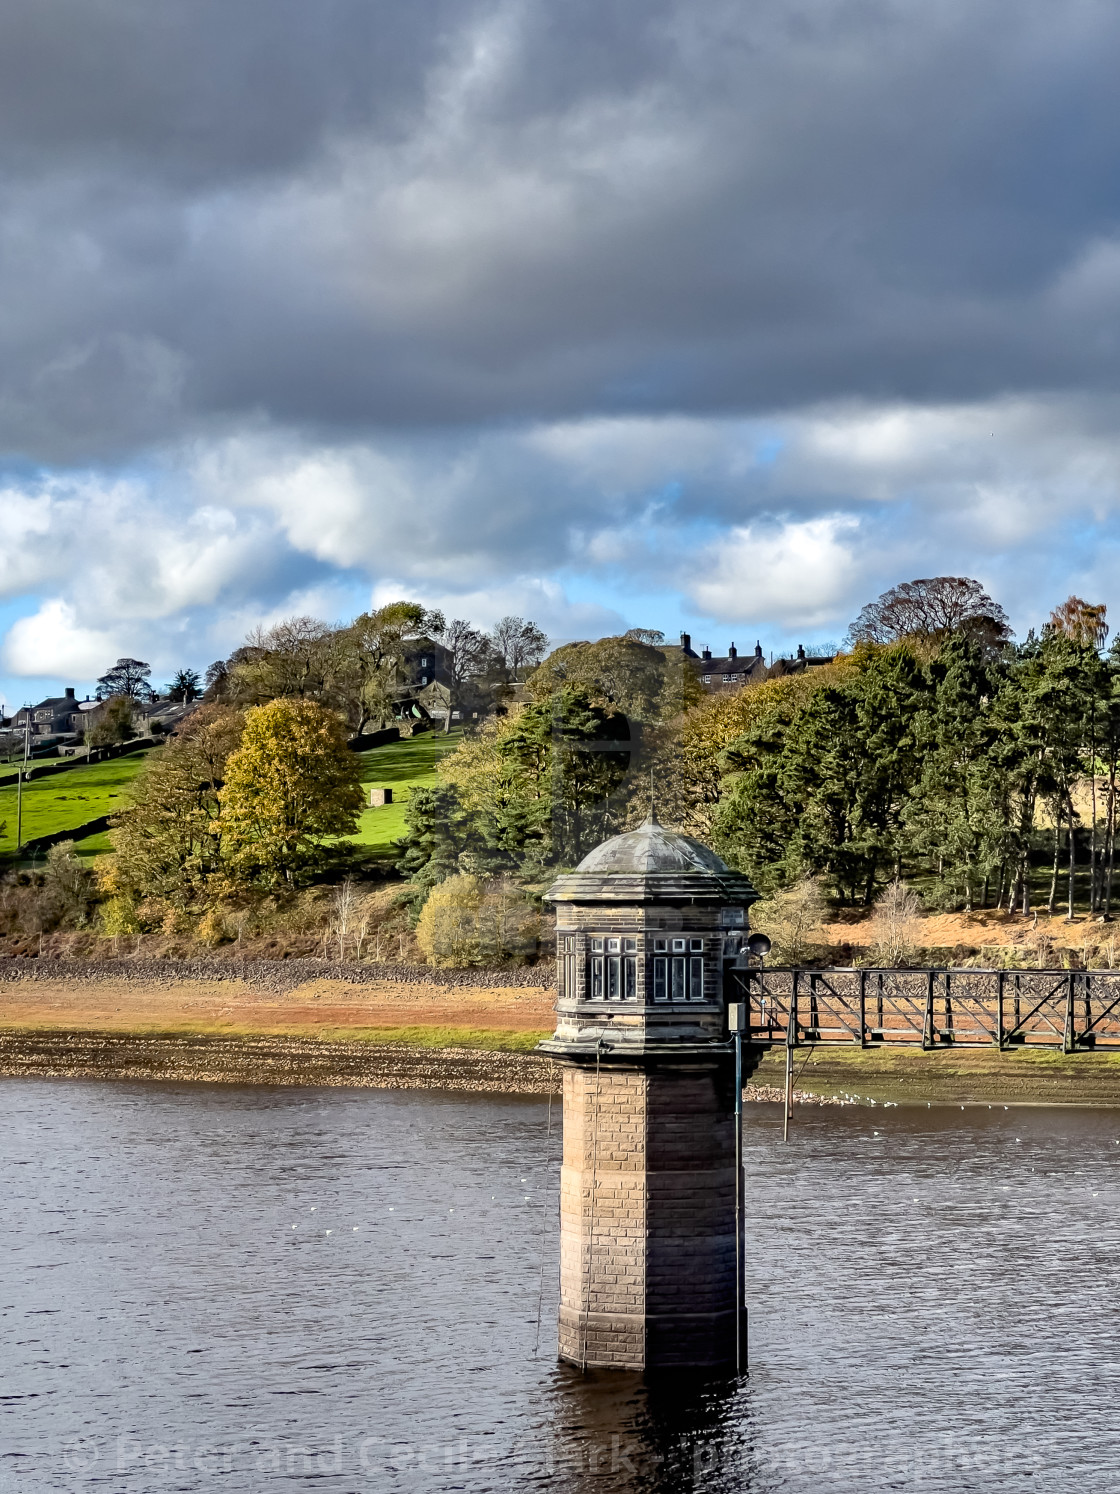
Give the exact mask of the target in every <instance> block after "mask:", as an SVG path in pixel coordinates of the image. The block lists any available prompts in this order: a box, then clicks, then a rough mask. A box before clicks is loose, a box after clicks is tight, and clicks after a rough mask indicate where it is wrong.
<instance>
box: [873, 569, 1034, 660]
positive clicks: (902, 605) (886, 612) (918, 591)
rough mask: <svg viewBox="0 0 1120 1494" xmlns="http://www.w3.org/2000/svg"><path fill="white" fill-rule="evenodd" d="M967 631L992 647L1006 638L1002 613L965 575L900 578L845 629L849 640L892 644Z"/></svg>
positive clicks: (1005, 624) (1009, 629)
mask: <svg viewBox="0 0 1120 1494" xmlns="http://www.w3.org/2000/svg"><path fill="white" fill-rule="evenodd" d="M961 632H964V633H970V634H972V635H973V636H974V637H975V638H976V639H977V640H978V641H979V642H981V643H984V644H987V645H989V646H990V647H997V646H998V645H999V644H1001V643H1006V642H1007V640H1008V639H1009V638H1010V637H1011V628H1010V626H1009V625H1008V621H1007V613H1006V612H1004V610H1003V608H1002V607H1001V606H1000V605H999V603H998V602H995V601H993V600H992V598H991V597H990V596H989V595H988V593H987V592H986V591H985V590H984V588H983V587H982V586H981V585H980V583H979V581H972V580H970V579H969V577H967V576H932V577H930V578H929V579H927V580H924V581H922V580H919V581H903V582H901V583H900V584H899V585H898V586H892V587H891V589H890V591H885V592H883V594H882V596H881V597H879V598H877V600H876V601H874V602H868V604H867V606H866V607H864V608H863V610H862V611H861V612H860V614H859V616H858V617H857V618H856V620H855V622H854V623H852V625H851V627H850V628H849V629H848V639H849V641H850V642H851V643H864V642H867V643H897V642H898V641H899V639H902V638H921V639H928V640H937V639H941V638H945V637H947V636H948V635H949V634H950V633H961Z"/></svg>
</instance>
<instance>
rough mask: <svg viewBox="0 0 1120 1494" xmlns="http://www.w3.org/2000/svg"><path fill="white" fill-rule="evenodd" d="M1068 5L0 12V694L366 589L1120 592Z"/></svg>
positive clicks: (839, 615) (1105, 212)
mask: <svg viewBox="0 0 1120 1494" xmlns="http://www.w3.org/2000/svg"><path fill="white" fill-rule="evenodd" d="M1118 75H1120V8H1117V7H1116V5H1115V4H1113V3H1110V0H1065V3H1064V4H1062V5H1061V6H1056V5H1054V4H1053V0H1045V3H1044V0H1018V3H1016V4H1015V5H1008V4H1007V3H1006V0H999V3H994V0H938V3H937V4H936V5H929V4H921V5H920V4H917V3H916V0H752V3H750V4H744V3H743V0H565V3H564V4H562V5H558V4H556V3H551V4H546V3H543V0H477V3H475V0H457V3H454V4H451V3H448V0H408V3H402V0H395V3H389V0H315V3H314V4H309V3H307V0H160V3H158V4H152V3H151V0H35V3H34V4H31V5H22V6H18V5H10V6H7V7H4V9H3V13H2V15H0V189H2V192H3V211H2V212H0V273H2V276H3V296H2V299H0V515H2V519H3V531H2V549H0V634H2V640H3V641H2V644H0V695H2V696H3V698H4V699H5V700H6V701H7V702H8V704H9V705H12V704H19V703H20V702H21V701H22V700H24V699H26V698H28V697H32V696H35V695H36V694H37V693H39V692H41V691H44V690H46V689H48V688H50V687H51V686H52V685H62V684H75V685H77V686H79V687H80V688H81V689H83V690H84V688H86V687H88V686H89V685H90V683H91V682H92V681H93V679H94V678H95V676H96V675H97V674H99V673H101V672H102V670H103V669H104V668H105V667H106V665H107V664H109V663H110V662H112V660H113V659H114V658H116V656H117V655H118V654H120V653H129V654H133V655H138V656H139V657H141V658H144V659H149V660H151V661H152V662H153V664H154V665H155V668H156V675H157V681H158V680H162V679H164V678H166V677H167V676H168V674H169V672H170V671H172V670H173V669H174V668H175V667H176V666H178V665H180V664H190V665H194V666H196V667H204V666H205V665H206V664H207V663H208V662H209V661H210V660H211V659H213V658H215V657H217V656H219V655H222V654H224V653H226V652H228V650H229V649H230V648H231V647H233V646H234V645H235V644H236V643H237V642H239V641H240V639H241V638H242V636H243V635H244V633H245V631H246V630H247V629H248V628H249V627H251V626H253V625H254V624H255V623H257V622H258V621H261V620H262V619H263V620H269V619H272V618H275V617H278V616H283V615H286V614H288V613H291V612H293V611H298V612H311V613H315V614H317V615H320V616H323V617H326V618H328V619H342V618H346V617H349V616H351V615H353V614H354V613H355V612H356V611H358V610H361V609H362V608H363V607H365V606H367V605H368V604H369V603H370V601H371V599H372V600H374V601H382V600H391V599H394V598H397V597H400V596H409V597H416V598H419V599H420V600H423V601H425V602H429V603H433V604H438V605H440V606H443V607H444V608H445V609H447V610H449V611H450V612H452V613H454V614H455V615H465V616H469V617H472V618H474V619H475V620H477V621H478V622H480V623H485V624H488V623H490V622H492V621H493V620H494V619H495V618H496V617H497V616H499V615H501V614H502V613H504V612H507V611H514V612H518V613H521V614H522V615H525V616H531V617H533V618H535V619H537V621H539V622H540V623H541V624H542V625H543V626H544V627H545V628H546V629H547V630H548V631H549V632H550V633H551V634H552V635H553V636H554V637H556V638H571V637H586V636H597V635H598V634H600V633H603V632H606V631H611V630H615V629H617V628H619V627H621V626H623V625H632V624H640V625H645V626H653V627H662V628H664V629H665V631H666V632H667V633H670V634H672V633H675V632H676V631H677V630H679V629H680V628H681V627H688V628H690V629H691V631H692V633H693V635H694V639H695V641H696V642H697V643H703V642H710V643H711V644H712V645H713V646H714V647H717V648H718V649H719V650H720V651H722V649H723V648H724V647H725V646H726V644H727V642H728V641H729V640H731V639H734V640H735V641H736V642H737V643H738V644H739V646H740V647H744V646H749V645H753V642H754V639H755V638H756V637H761V638H762V640H763V643H764V645H765V646H766V647H767V648H768V649H769V648H773V649H775V650H777V649H780V648H783V647H785V646H788V645H790V644H796V643H797V642H798V641H804V642H806V643H810V642H812V641H814V640H818V641H819V640H825V639H829V638H839V637H841V636H842V635H843V633H844V631H845V629H846V626H847V624H848V622H849V621H850V620H851V618H852V616H853V615H854V614H855V612H856V611H857V610H858V608H859V606H860V605H861V604H862V603H863V602H864V601H866V600H867V599H868V598H870V597H873V596H875V595H876V594H877V593H878V592H879V591H881V590H883V589H884V588H885V587H886V586H888V585H890V584H891V583H893V582H895V581H897V580H902V579H907V578H910V577H913V576H928V575H933V574H937V573H939V572H950V573H954V574H967V575H972V576H976V577H978V578H979V579H980V580H981V581H983V582H984V583H985V584H986V585H987V586H988V587H989V588H990V590H991V591H992V592H993V594H994V595H995V596H996V597H997V598H998V599H999V600H1001V601H1002V602H1003V603H1004V605H1005V606H1006V607H1007V610H1008V612H1009V613H1010V614H1011V617H1012V621H1013V623H1014V624H1015V626H1016V628H1017V629H1018V630H1019V631H1020V632H1022V631H1024V630H1025V629H1026V628H1027V627H1029V626H1030V625H1032V624H1036V623H1038V622H1039V621H1040V620H1043V619H1044V618H1045V615H1046V613H1047V612H1048V610H1049V608H1050V607H1051V606H1052V605H1053V604H1054V603H1055V602H1056V601H1060V600H1061V599H1062V598H1064V597H1065V596H1066V595H1067V594H1068V593H1069V592H1070V591H1077V592H1079V593H1080V594H1082V595H1085V596H1086V597H1088V598H1089V599H1090V600H1094V601H1101V600H1103V601H1106V602H1108V603H1109V604H1110V605H1112V606H1113V608H1114V610H1115V611H1116V612H1117V614H1118V620H1120V588H1118V587H1117V585H1116V584H1115V583H1114V579H1113V578H1114V576H1116V575H1117V574H1118V567H1117V561H1118V558H1120V557H1118V554H1117V551H1118V549H1120V170H1118V166H1120V89H1118V88H1117V84H1116V79H1117V76H1118Z"/></svg>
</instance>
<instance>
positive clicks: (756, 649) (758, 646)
mask: <svg viewBox="0 0 1120 1494" xmlns="http://www.w3.org/2000/svg"><path fill="white" fill-rule="evenodd" d="M754 656H755V658H756V659H761V658H762V639H761V638H760V639H759V640H758V642H757V643H756V644H755V646H754Z"/></svg>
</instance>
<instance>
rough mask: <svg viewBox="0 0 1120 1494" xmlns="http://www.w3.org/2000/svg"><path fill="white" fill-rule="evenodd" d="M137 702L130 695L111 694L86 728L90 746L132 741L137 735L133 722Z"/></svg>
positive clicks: (87, 743)
mask: <svg viewBox="0 0 1120 1494" xmlns="http://www.w3.org/2000/svg"><path fill="white" fill-rule="evenodd" d="M135 708H136V702H135V701H134V700H133V699H132V698H131V697H130V696H128V695H113V696H111V697H110V698H109V699H108V700H107V701H106V702H105V704H104V705H103V706H102V707H101V709H100V710H99V711H98V712H97V715H96V719H95V720H94V721H93V723H92V724H91V725H90V726H88V727H87V728H86V731H85V739H86V745H87V746H88V747H112V746H115V745H116V744H117V743H118V742H131V741H132V739H133V737H134V736H135V735H136V728H135V726H134V725H133V724H132V722H133V713H134V711H135Z"/></svg>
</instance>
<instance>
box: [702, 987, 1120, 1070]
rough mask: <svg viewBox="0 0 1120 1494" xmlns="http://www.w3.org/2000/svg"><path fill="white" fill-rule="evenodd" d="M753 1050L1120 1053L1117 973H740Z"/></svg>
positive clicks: (736, 990) (737, 995) (733, 991)
mask: <svg viewBox="0 0 1120 1494" xmlns="http://www.w3.org/2000/svg"><path fill="white" fill-rule="evenodd" d="M726 981H729V982H730V987H729V989H728V995H729V997H730V999H731V1000H732V1001H741V1002H743V1003H744V1005H745V1007H746V1024H745V1031H744V1033H743V1038H744V1040H745V1041H746V1042H748V1043H751V1044H755V1045H758V1046H767V1047H769V1046H772V1045H776V1044H785V1045H786V1046H787V1047H791V1048H796V1047H802V1046H804V1045H807V1044H817V1043H827V1044H846V1045H848V1046H852V1045H855V1046H856V1047H858V1048H874V1047H879V1046H880V1045H883V1044H888V1043H889V1044H897V1045H906V1046H910V1047H914V1048H924V1049H927V1050H928V1049H937V1048H948V1047H970V1048H975V1047H995V1048H999V1049H1011V1048H1017V1047H1027V1048H1057V1049H1059V1050H1061V1051H1062V1052H1063V1053H1087V1052H1093V1051H1096V1050H1100V1049H1108V1048H1120V970H971V969H944V968H943V969H940V970H895V969H866V968H864V969H847V970H812V969H797V970H779V969H775V970H765V969H755V970H737V969H729V970H727V972H726V975H725V982H726Z"/></svg>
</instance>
